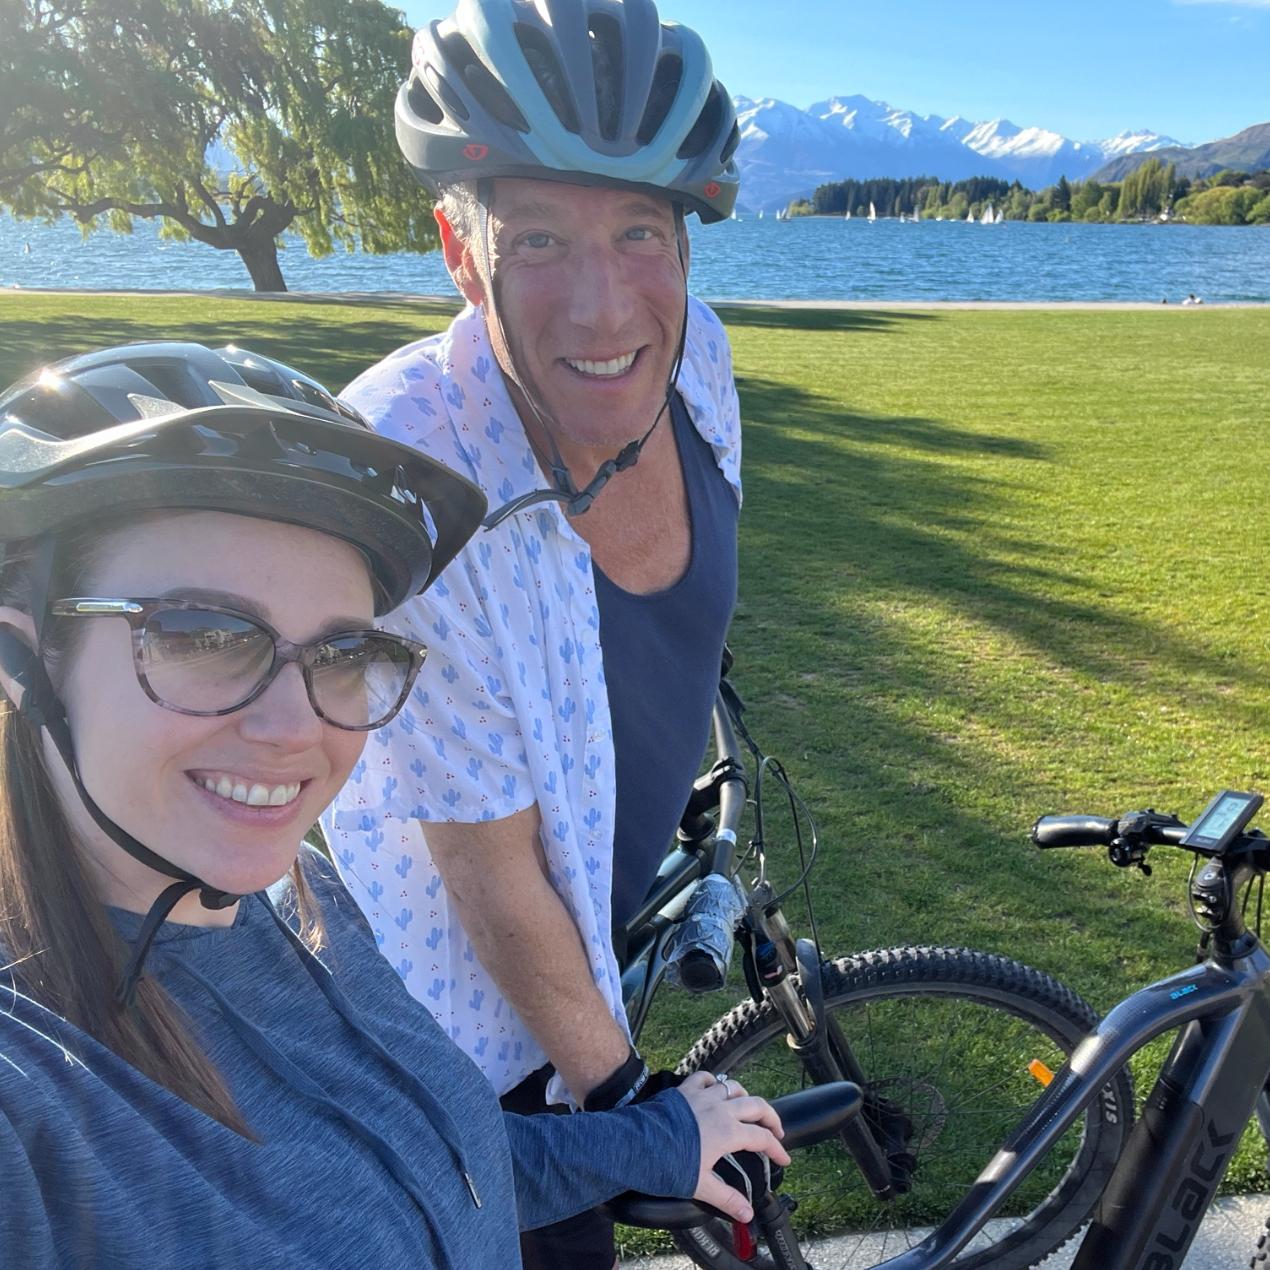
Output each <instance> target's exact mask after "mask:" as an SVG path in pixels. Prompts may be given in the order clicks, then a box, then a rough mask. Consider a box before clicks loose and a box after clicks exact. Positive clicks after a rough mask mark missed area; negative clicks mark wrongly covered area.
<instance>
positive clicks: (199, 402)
mask: <svg viewBox="0 0 1270 1270" xmlns="http://www.w3.org/2000/svg"><path fill="white" fill-rule="evenodd" d="M131 369H132V370H134V371H135V372H136V373H137V374H138V375H140V376H141V377H142V378H143V379H145V380H147V381H148V382H149V383H151V384H153V385H154V387H155V388H156V389H157V390H158V391H157V392H155V394H154V396H156V397H166V398H167V399H168V400H169V401H172V402H175V403H176V404H177V405H178V406H184V407H186V408H187V409H191V408H194V407H196V406H212V405H219V404H220V403H219V402H218V401H216V400H215V399H214V398H213V397H212V396H211V394H210V393H208V392H207V390H206V389H202V390H201V391H200V389H199V388H196V387H195V386H194V383H193V381H192V377H191V376H190V374H189V373H188V371H187V369H186V366H185V364H184V363H183V362H178V363H177V364H175V365H173V364H172V363H171V362H168V363H166V364H165V363H163V362H133V363H132V366H131ZM147 395H149V394H147Z"/></svg>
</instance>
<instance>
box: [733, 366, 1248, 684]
mask: <svg viewBox="0 0 1270 1270" xmlns="http://www.w3.org/2000/svg"><path fill="white" fill-rule="evenodd" d="M738 383H739V388H740V393H741V399H742V413H743V416H744V418H745V420H746V447H747V448H746V463H745V482H746V511H745V515H744V517H743V519H742V525H743V530H742V532H743V534H744V535H745V540H746V545H747V547H750V548H755V549H757V550H758V551H759V552H760V553H761V554H763V555H764V556H765V557H767V558H774V557H779V558H780V559H781V564H782V570H781V572H782V574H783V577H781V578H777V579H773V578H770V577H769V578H768V579H766V581H765V582H760V581H759V580H758V579H755V582H756V584H757V585H759V586H760V587H763V586H766V585H769V584H774V585H775V586H776V587H777V588H778V589H779V590H783V591H787V592H788V591H793V590H796V591H797V593H798V594H797V599H798V600H799V602H800V604H801V605H802V606H804V607H806V606H810V607H811V609H812V610H815V609H817V608H820V609H822V610H823V611H824V612H825V613H832V612H834V611H835V609H834V605H833V599H834V596H835V592H836V590H837V589H839V588H843V587H846V588H848V589H849V588H851V587H859V586H861V585H863V586H865V587H867V588H868V589H869V590H870V591H873V592H879V593H884V592H887V591H893V592H894V593H895V594H896V595H897V596H908V597H912V596H914V595H916V596H923V595H925V596H928V597H929V598H930V599H931V600H937V601H938V602H940V603H941V604H943V605H945V606H948V607H951V608H953V609H955V610H958V611H960V612H962V613H964V615H965V616H966V617H967V618H972V619H976V620H979V621H984V622H987V623H989V624H990V625H992V626H994V627H996V628H997V629H998V630H1000V631H1001V632H1003V633H1006V634H1008V635H1010V636H1011V637H1012V638H1013V639H1014V640H1016V641H1018V642H1021V643H1023V644H1025V645H1027V646H1028V647H1030V648H1032V649H1033V650H1035V651H1036V652H1037V653H1038V654H1040V655H1042V656H1044V657H1045V658H1047V659H1049V660H1051V661H1053V662H1056V663H1058V664H1060V665H1063V666H1067V667H1070V668H1072V669H1074V670H1078V671H1081V672H1083V673H1086V674H1091V675H1094V676H1097V677H1099V678H1102V679H1116V680H1123V681H1125V682H1128V683H1144V684H1145V683H1148V682H1151V681H1153V680H1155V679H1157V678H1158V677H1159V675H1160V673H1161V671H1162V670H1164V671H1168V670H1172V671H1176V672H1178V675H1179V677H1185V678H1186V679H1187V680H1188V681H1193V682H1194V686H1195V687H1196V689H1197V691H1198V692H1199V693H1200V694H1201V695H1208V694H1209V692H1210V691H1213V690H1215V688H1216V687H1217V686H1219V685H1220V686H1223V687H1224V686H1228V685H1230V684H1231V683H1232V682H1233V683H1235V684H1238V685H1241V686H1243V687H1246V688H1248V689H1250V690H1255V693H1254V692H1250V693H1249V694H1246V695H1247V696H1249V697H1252V696H1255V697H1256V698H1257V699H1258V700H1264V693H1265V690H1266V688H1267V687H1270V677H1268V676H1267V674H1266V673H1265V671H1264V670H1262V669H1260V668H1258V667H1256V666H1252V665H1246V664H1245V665H1238V664H1232V663H1231V661H1230V659H1228V658H1225V657H1221V656H1214V655H1211V654H1209V653H1207V652H1206V651H1205V650H1204V649H1202V648H1200V647H1197V646H1196V645H1194V644H1192V643H1189V642H1186V641H1185V640H1182V639H1180V638H1178V637H1177V636H1176V635H1175V634H1174V633H1173V632H1171V631H1169V630H1167V629H1161V628H1160V627H1159V626H1158V625H1155V624H1153V623H1151V622H1149V621H1147V620H1144V619H1142V618H1139V617H1136V616H1134V615H1133V614H1132V613H1131V612H1127V611H1125V610H1124V609H1123V608H1117V607H1115V606H1114V605H1111V604H1108V603H1107V601H1106V598H1105V597H1104V596H1103V595H1102V594H1101V592H1100V585H1101V584H1100V583H1099V581H1098V580H1097V579H1096V578H1090V577H1085V576H1082V575H1079V574H1075V573H1072V572H1071V571H1069V570H1068V569H1066V568H1065V567H1063V563H1062V558H1061V552H1060V550H1059V549H1058V548H1057V547H1055V546H1053V545H1051V544H1048V543H1046V542H1044V541H1043V540H1040V539H1031V538H1028V537H1026V536H1024V535H1022V534H1020V533H1018V532H1015V531H1013V530H1011V529H1009V528H1006V527H1005V514H1006V513H1007V512H1009V511H1010V504H1011V496H1010V494H1009V491H1010V489H1011V487H1012V486H1023V485H1029V486H1036V485H1038V484H1040V483H1041V482H1042V481H1043V480H1044V479H1045V475H1044V469H1045V467H1046V465H1048V464H1049V462H1050V461H1051V460H1050V456H1049V454H1048V452H1047V450H1046V448H1045V447H1044V446H1043V445H1040V444H1038V443H1036V442H1033V441H1029V440H1026V439H1023V438H1018V437H1011V436H1007V435H998V434H988V433H983V432H977V431H972V430H968V429H965V428H961V427H953V426H951V425H948V424H945V423H942V422H940V421H939V420H936V419H927V418H913V417H906V418H894V417H879V416H872V415H864V414H860V413H856V412H852V411H851V410H849V409H847V408H844V407H842V406H841V405H840V404H839V403H837V402H834V401H831V400H828V399H825V398H820V397H818V396H816V395H815V394H814V393H809V392H806V391H803V390H800V389H797V388H794V387H792V386H791V385H789V384H788V383H785V382H777V381H770V380H762V379H757V378H754V377H745V378H742V379H741V380H739V381H738ZM976 454H982V455H985V456H991V457H992V458H993V459H994V460H999V459H1001V458H1005V459H1007V460H1009V461H1011V466H1010V467H1009V468H1008V469H1007V471H1008V473H1009V475H1008V476H1004V477H1003V476H1002V475H1001V474H1000V473H1001V465H1000V464H999V462H994V464H993V466H992V469H991V470H989V469H988V468H987V467H985V469H984V471H983V472H976V471H975V470H974V464H973V457H974V456H975V455H976ZM942 460H958V461H957V462H956V463H955V464H952V463H947V462H942ZM967 460H969V462H967ZM1038 468H1039V469H1040V470H1039V471H1038V470H1036V469H1038ZM1024 559H1026V561H1027V563H1023V560H1024ZM1056 592H1057V594H1055V593H1056ZM794 598H795V597H794V596H793V595H792V594H786V595H785V597H784V600H785V603H783V604H782V605H781V607H782V609H787V604H788V602H789V601H791V600H793V599H794ZM1146 649H1149V650H1150V653H1151V661H1150V664H1149V665H1144V664H1143V663H1142V660H1141V654H1142V652H1143V650H1146ZM1222 699H1223V701H1225V698H1224V696H1223V698H1222ZM1227 704H1229V703H1227Z"/></svg>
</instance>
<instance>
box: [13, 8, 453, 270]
mask: <svg viewBox="0 0 1270 1270" xmlns="http://www.w3.org/2000/svg"><path fill="white" fill-rule="evenodd" d="M409 60H410V30H409V28H408V27H406V26H405V25H404V24H403V21H402V16H401V14H400V13H399V12H398V11H397V10H395V9H392V8H389V7H388V6H387V5H385V4H383V3H381V0H0V206H5V207H7V208H8V209H9V210H10V211H12V212H13V213H14V214H15V215H18V216H23V217H41V218H44V219H46V220H52V219H57V218H58V217H62V216H70V217H73V218H74V219H75V220H76V221H78V222H79V224H80V225H81V227H83V229H84V230H85V232H91V231H93V230H96V229H102V228H109V229H113V230H116V231H120V232H125V233H126V232H130V231H131V229H132V227H133V222H134V220H135V219H136V218H137V217H142V218H146V219H158V220H159V221H160V222H161V233H162V234H163V235H164V236H165V237H168V238H175V239H186V240H188V239H194V240H197V241H198V242H202V243H206V244H207V245H208V246H210V247H215V248H218V249H220V250H222V251H235V252H237V253H238V255H239V256H240V257H241V258H242V261H243V264H244V265H245V266H246V268H247V271H248V273H249V274H250V276H251V280H252V282H253V284H254V285H255V287H256V289H257V290H258V291H284V290H286V283H285V282H284V280H283V277H282V271H281V269H280V267H279V263H278V246H279V238H280V236H281V235H282V234H283V233H284V232H286V231H288V230H289V231H292V232H294V233H296V234H298V235H299V236H300V237H301V238H302V239H303V241H304V242H305V244H306V245H307V247H308V250H309V251H310V253H312V254H313V255H315V256H323V255H327V254H329V253H330V252H332V251H334V250H335V249H337V248H345V249H348V250H354V249H361V250H364V251H369V252H385V251H399V250H416V251H423V250H427V249H429V248H432V247H434V246H436V237H435V233H434V228H433V223H432V218H431V214H430V207H429V204H428V201H427V199H426V198H425V197H424V196H423V193H422V191H421V190H420V189H419V187H418V186H417V185H416V184H415V182H414V180H413V178H411V177H410V175H409V172H408V169H407V168H406V165H405V163H404V162H403V161H402V159H401V157H400V154H399V153H398V151H397V146H396V143H395V141H394V138H393V123H392V110H393V99H394V97H395V95H396V91H397V88H398V86H399V85H400V83H401V82H402V80H403V79H404V78H405V76H406V74H407V72H408V70H409Z"/></svg>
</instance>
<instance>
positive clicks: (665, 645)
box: [594, 394, 739, 926]
mask: <svg viewBox="0 0 1270 1270" xmlns="http://www.w3.org/2000/svg"><path fill="white" fill-rule="evenodd" d="M670 417H671V423H672V426H673V430H674V435H675V442H676V445H677V446H678V449H679V462H680V465H681V466H682V468H683V474H684V485H685V487H686V491H687V496H688V509H689V513H690V515H691V520H692V554H691V557H690V559H689V562H688V568H687V570H686V571H685V573H684V575H683V577H681V578H680V579H679V581H678V582H675V583H674V584H673V585H671V586H669V587H667V588H666V590H664V591H655V592H653V593H652V594H649V595H634V594H632V593H631V592H630V591H624V590H623V589H622V588H621V587H619V586H617V585H616V583H614V582H612V581H611V580H610V579H609V578H607V577H606V576H605V575H604V573H603V572H602V571H601V570H600V569H599V568H598V567H597V568H595V570H594V573H595V590H596V599H597V603H598V605H599V610H600V646H601V649H602V650H603V656H604V677H605V679H606V681H607V684H608V696H609V710H610V712H611V714H612V716H613V753H614V759H615V762H616V770H617V810H616V817H615V825H616V831H615V833H614V836H613V838H614V840H613V924H614V926H617V925H620V924H621V923H623V922H625V921H627V920H628V919H629V918H630V917H631V916H632V915H633V914H634V913H635V911H636V910H637V909H638V908H639V905H640V902H641V901H642V900H643V899H644V897H645V895H647V893H648V890H649V887H651V886H652V883H653V880H654V878H655V877H656V876H657V866H658V865H659V864H660V863H661V860H662V857H663V856H664V855H665V853H666V848H667V846H668V845H669V843H670V840H671V838H672V836H673V835H674V832H675V829H676V827H677V826H678V824H679V817H680V814H681V813H682V812H683V809H684V805H685V803H686V802H687V801H688V794H689V792H690V790H691V788H692V782H693V780H694V779H695V778H696V775H697V772H698V770H699V768H700V766H701V759H702V756H703V755H704V753H705V749H706V742H707V741H708V740H709V736H710V712H711V709H712V708H713V706H714V696H715V690H716V689H717V688H718V685H719V662H720V658H721V657H722V655H723V642H724V639H725V638H726V636H727V631H728V623H729V622H730V621H731V620H732V610H733V608H734V607H735V606H736V529H737V520H738V512H739V504H738V502H737V497H736V491H735V490H734V489H733V488H732V486H731V485H729V484H728V481H727V478H726V477H725V476H724V475H723V473H722V472H721V471H720V470H719V467H718V464H717V463H716V462H715V457H714V451H713V450H712V449H711V448H710V444H709V442H708V441H706V440H705V438H704V437H702V436H701V434H700V433H699V432H698V431H697V429H696V428H695V427H694V426H693V423H692V420H691V419H690V418H689V417H688V410H687V407H686V406H685V405H684V404H683V399H682V398H681V397H680V396H679V395H678V394H676V395H675V397H674V399H673V400H672V402H671V409H670Z"/></svg>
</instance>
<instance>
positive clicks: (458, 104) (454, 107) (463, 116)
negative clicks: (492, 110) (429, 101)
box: [423, 40, 470, 123]
mask: <svg viewBox="0 0 1270 1270" xmlns="http://www.w3.org/2000/svg"><path fill="white" fill-rule="evenodd" d="M462 43H463V46H464V48H466V47H467V41H466V40H463V41H462ZM423 73H424V74H425V75H426V76H427V77H428V86H429V87H430V88H431V89H432V91H433V92H434V93H436V95H437V96H438V97H440V98H441V100H442V101H443V102H444V103H445V104H446V106H447V107H448V108H449V111H450V113H451V114H452V115H454V117H455V118H456V119H459V120H460V121H462V122H464V123H466V122H467V120H468V119H469V118H470V115H469V112H468V108H467V107H466V106H465V105H464V104H463V99H462V98H461V97H460V96H459V95H458V93H456V92H455V91H454V89H453V88H451V87H450V85H449V84H447V83H446V82H445V79H444V78H443V77H442V76H441V75H439V74H438V73H437V70H436V68H435V67H433V66H425V67H424V68H423Z"/></svg>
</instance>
